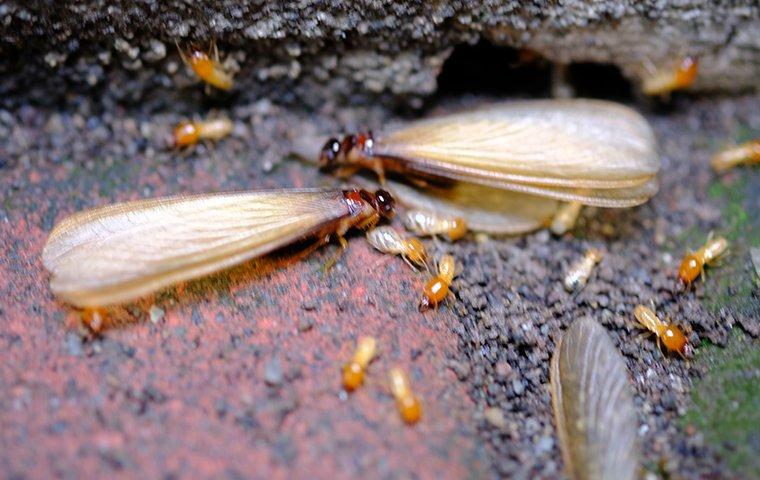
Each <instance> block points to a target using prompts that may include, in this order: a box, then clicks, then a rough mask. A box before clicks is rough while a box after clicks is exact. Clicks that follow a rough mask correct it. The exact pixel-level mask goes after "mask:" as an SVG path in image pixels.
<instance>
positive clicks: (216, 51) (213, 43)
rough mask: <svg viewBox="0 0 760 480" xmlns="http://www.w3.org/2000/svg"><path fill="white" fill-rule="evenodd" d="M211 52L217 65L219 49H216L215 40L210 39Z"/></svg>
mask: <svg viewBox="0 0 760 480" xmlns="http://www.w3.org/2000/svg"><path fill="white" fill-rule="evenodd" d="M211 51H212V52H214V62H215V63H216V64H219V49H218V48H216V40H215V39H213V38H212V39H211Z"/></svg>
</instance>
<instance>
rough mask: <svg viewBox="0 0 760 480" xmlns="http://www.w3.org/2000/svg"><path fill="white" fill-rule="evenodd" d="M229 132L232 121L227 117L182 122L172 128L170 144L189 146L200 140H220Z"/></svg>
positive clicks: (177, 146) (180, 146) (176, 146)
mask: <svg viewBox="0 0 760 480" xmlns="http://www.w3.org/2000/svg"><path fill="white" fill-rule="evenodd" d="M230 133H232V121H231V120H230V119H228V118H216V119H211V120H202V121H197V122H182V123H180V124H179V125H177V127H176V128H175V129H174V135H173V136H172V141H171V145H172V147H174V148H182V147H190V146H193V145H195V144H196V143H198V142H199V141H202V140H213V141H217V140H221V139H223V138H224V137H226V136H228V135H229V134H230Z"/></svg>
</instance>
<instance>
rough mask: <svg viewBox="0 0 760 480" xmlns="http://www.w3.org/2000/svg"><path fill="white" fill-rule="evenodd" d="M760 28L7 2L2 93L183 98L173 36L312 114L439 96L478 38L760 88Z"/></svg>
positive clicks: (416, 9)
mask: <svg viewBox="0 0 760 480" xmlns="http://www.w3.org/2000/svg"><path fill="white" fill-rule="evenodd" d="M759 22H760V6H759V5H758V4H757V2H755V1H754V0H741V1H714V0H666V1H654V0H651V1H643V2H621V1H618V0H603V1H598V2H587V1H579V0H572V1H565V2H545V1H540V0H536V1H531V2H517V1H513V0H493V1H488V2H479V1H472V0H463V1H455V2H398V1H391V0H373V1H368V2H356V3H354V2H344V1H343V0H331V1H328V2H322V1H314V0H300V1H290V2H279V1H263V0H262V1H257V2H251V3H241V2H238V1H234V0H214V1H205V2H191V3H188V2H183V1H164V2H158V1H155V0H141V1H133V2H121V1H102V2H89V1H84V2H76V3H71V2H42V1H40V2H16V1H11V2H6V3H3V4H2V5H0V52H2V56H0V72H4V73H5V74H4V75H3V76H2V78H0V93H3V94H8V93H16V92H19V91H23V92H24V93H25V94H26V95H30V94H34V95H35V96H36V97H37V98H38V99H40V100H47V101H51V100H55V99H58V98H60V97H61V96H64V93H71V92H72V91H80V90H88V91H94V92H98V94H99V95H103V94H107V95H108V96H113V97H114V98H115V99H118V100H119V101H132V102H140V101H143V99H144V98H145V97H146V96H150V95H160V96H162V97H164V98H166V97H167V96H168V97H169V101H170V102H173V101H176V100H174V99H172V97H171V94H172V93H174V92H175V91H176V90H177V88H178V86H179V85H181V84H182V83H183V82H185V83H187V82H188V81H189V80H190V79H189V78H188V77H187V74H186V72H185V70H184V69H182V68H180V66H181V64H180V60H179V57H178V55H177V53H176V47H175V42H178V43H179V44H180V45H182V46H183V48H189V47H190V45H192V44H194V45H195V46H196V47H198V48H203V49H206V48H207V47H208V43H209V40H210V39H211V38H215V39H216V41H217V43H218V45H219V48H220V49H221V52H222V54H223V58H224V59H225V61H226V62H227V63H226V64H227V66H228V67H229V68H231V69H233V70H239V72H238V79H239V83H238V88H237V90H236V92H235V95H237V96H242V97H245V98H260V97H263V96H266V97H267V98H270V99H273V100H277V101H290V102H293V101H298V102H300V103H301V104H302V105H303V103H304V102H305V103H307V104H308V105H310V106H318V105H320V103H321V102H322V101H323V100H325V99H332V100H334V99H342V101H343V102H347V103H351V102H355V101H356V100H357V99H359V98H365V99H366V98H370V99H371V98H373V97H376V96H377V95H385V96H387V97H391V98H393V99H394V100H396V101H401V102H403V103H410V104H416V103H418V102H419V100H420V98H422V97H424V96H427V95H430V94H431V93H433V92H434V91H435V89H436V76H437V74H438V73H439V71H440V69H441V68H442V66H443V64H444V61H445V60H446V58H447V57H448V56H449V55H450V54H451V53H452V51H453V49H455V48H456V47H457V46H460V47H461V46H463V45H467V44H474V43H476V42H478V41H487V42H490V43H493V44H497V45H503V46H509V47H512V48H525V49H529V50H533V51H535V52H537V53H538V55H539V56H542V57H545V58H547V59H549V60H552V61H555V62H559V63H563V64H570V63H578V62H595V63H609V64H613V65H615V66H617V67H619V68H620V69H621V70H622V71H623V73H624V74H625V75H626V76H627V77H628V78H629V79H631V80H633V81H638V80H640V78H641V77H642V76H643V75H645V74H646V68H644V65H645V64H646V63H648V62H651V63H652V64H654V65H657V66H660V65H670V64H672V63H673V62H675V61H677V59H678V58H679V56H682V55H687V54H688V55H695V56H698V57H699V58H700V75H699V77H698V78H697V81H696V83H695V85H694V86H693V89H694V90H721V91H742V90H753V89H757V88H758V85H759V83H758V81H757V78H758V76H759V75H760V66H758V65H760V28H758V25H759ZM8 73H14V74H16V73H18V75H19V77H18V78H20V79H21V78H23V79H25V81H24V82H16V81H12V80H13V79H12V78H9V76H8ZM30 80H33V81H30ZM35 82H40V85H39V87H40V88H39V90H38V89H37V88H36V87H37V85H35ZM64 86H65V88H62V87H64ZM114 87H118V88H114ZM365 101H366V100H365Z"/></svg>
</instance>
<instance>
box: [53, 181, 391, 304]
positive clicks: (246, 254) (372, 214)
mask: <svg viewBox="0 0 760 480" xmlns="http://www.w3.org/2000/svg"><path fill="white" fill-rule="evenodd" d="M394 203H395V201H394V199H393V198H392V197H391V196H390V194H388V193H387V192H385V191H384V190H378V191H377V192H375V193H371V192H368V191H366V190H358V189H350V190H322V189H300V190H299V189H292V190H269V191H253V192H233V193H216V194H201V195H192V196H178V197H168V198H158V199H152V200H137V201H133V202H127V203H121V204H115V205H110V206H106V207H101V208H97V209H93V210H88V211H84V212H80V213H78V214H75V215H73V216H71V217H69V218H67V219H65V220H63V221H62V222H60V223H59V224H58V225H57V226H56V227H55V228H54V229H53V231H52V232H51V233H50V236H49V237H48V240H47V243H46V244H45V247H44V249H43V251H42V262H43V264H44V265H45V268H47V270H48V271H50V272H51V279H50V288H51V289H52V291H53V293H54V294H56V295H57V296H59V297H60V298H62V299H63V300H65V301H67V302H69V303H71V304H72V305H74V306H77V307H82V308H95V307H104V306H108V305H114V304H118V303H123V302H127V301H131V300H134V299H137V298H140V297H142V296H144V295H147V294H149V293H152V292H155V291H156V290H159V289H161V288H164V287H167V286H170V285H172V284H175V283H179V282H182V281H185V280H190V279H194V278H198V277H201V276H204V275H208V274H211V273H213V272H217V271H219V270H222V269H224V268H227V267H231V266H233V265H237V264H239V263H242V262H244V261H246V260H250V259H252V258H255V257H259V256H262V255H265V254H267V253H270V252H272V251H274V250H276V249H278V248H280V247H284V246H286V245H289V244H291V243H294V242H296V241H298V240H305V239H309V238H316V239H317V245H319V244H321V243H325V242H327V241H329V240H330V238H331V237H332V236H335V237H337V239H338V241H339V242H340V244H341V247H343V248H345V246H346V240H345V239H344V238H343V236H344V235H345V234H346V232H347V231H348V230H349V229H350V228H352V227H357V228H363V227H365V226H366V225H369V224H374V223H376V222H377V221H378V219H380V218H390V217H391V216H392V215H393V212H394Z"/></svg>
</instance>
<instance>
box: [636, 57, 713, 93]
mask: <svg viewBox="0 0 760 480" xmlns="http://www.w3.org/2000/svg"><path fill="white" fill-rule="evenodd" d="M698 64H699V62H698V61H697V59H696V58H694V57H684V58H682V59H681V60H680V61H679V62H678V64H677V65H675V66H672V65H668V66H667V67H665V68H660V69H657V68H655V67H654V66H652V65H651V63H645V68H646V70H647V76H646V78H644V82H643V84H642V86H641V90H642V91H643V92H644V94H646V95H666V94H669V93H670V92H673V91H675V90H682V89H684V88H688V87H690V86H691V84H692V83H694V80H695V79H696V78H697V70H698Z"/></svg>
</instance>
